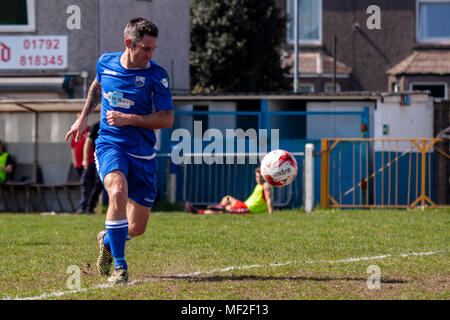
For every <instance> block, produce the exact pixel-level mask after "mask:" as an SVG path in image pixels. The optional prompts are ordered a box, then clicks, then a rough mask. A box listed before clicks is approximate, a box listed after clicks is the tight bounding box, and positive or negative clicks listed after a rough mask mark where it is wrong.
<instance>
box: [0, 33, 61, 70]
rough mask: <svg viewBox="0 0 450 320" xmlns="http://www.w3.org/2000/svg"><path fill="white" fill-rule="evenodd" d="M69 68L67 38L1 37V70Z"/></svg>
mask: <svg viewBox="0 0 450 320" xmlns="http://www.w3.org/2000/svg"><path fill="white" fill-rule="evenodd" d="M65 68H67V36H0V70H23V69H65Z"/></svg>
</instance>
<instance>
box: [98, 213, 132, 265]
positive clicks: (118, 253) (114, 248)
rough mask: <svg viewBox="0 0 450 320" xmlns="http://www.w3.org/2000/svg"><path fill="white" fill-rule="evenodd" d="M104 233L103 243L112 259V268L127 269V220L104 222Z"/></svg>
mask: <svg viewBox="0 0 450 320" xmlns="http://www.w3.org/2000/svg"><path fill="white" fill-rule="evenodd" d="M105 226H106V232H107V234H106V235H105V239H104V243H105V246H106V247H107V248H109V249H110V251H111V254H112V256H113V258H114V268H115V269H118V268H121V269H128V265H127V262H126V261H125V242H126V240H127V236H128V220H127V219H123V220H118V221H105Z"/></svg>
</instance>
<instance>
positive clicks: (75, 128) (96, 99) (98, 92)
mask: <svg viewBox="0 0 450 320" xmlns="http://www.w3.org/2000/svg"><path fill="white" fill-rule="evenodd" d="M101 101H102V86H101V84H100V83H98V82H97V80H94V82H92V84H91V87H90V88H89V94H88V96H87V99H86V103H85V104H84V108H83V111H82V112H81V115H80V116H79V117H78V119H77V120H76V121H75V122H74V124H73V125H72V127H71V128H70V130H69V131H68V132H67V133H66V141H67V140H68V139H69V138H70V137H73V138H75V141H80V138H81V135H82V134H83V132H85V131H86V128H87V119H88V115H89V114H90V113H91V112H92V111H94V109H95V107H97V105H98V104H99V103H100V102H101Z"/></svg>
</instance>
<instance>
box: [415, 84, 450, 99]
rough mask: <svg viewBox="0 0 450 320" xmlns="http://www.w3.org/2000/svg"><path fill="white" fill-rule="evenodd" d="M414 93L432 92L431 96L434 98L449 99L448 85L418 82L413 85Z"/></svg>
mask: <svg viewBox="0 0 450 320" xmlns="http://www.w3.org/2000/svg"><path fill="white" fill-rule="evenodd" d="M411 90H413V91H427V90H428V91H430V95H431V96H432V97H434V98H440V99H447V83H445V82H442V83H433V82H416V83H411Z"/></svg>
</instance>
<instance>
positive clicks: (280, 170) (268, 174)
mask: <svg viewBox="0 0 450 320" xmlns="http://www.w3.org/2000/svg"><path fill="white" fill-rule="evenodd" d="M261 174H262V176H263V178H264V180H266V181H267V182H268V183H270V184H271V185H273V186H276V187H283V186H287V185H288V184H290V183H291V182H292V181H294V179H295V177H296V176H297V161H296V160H295V158H294V157H293V156H292V155H291V154H290V153H289V152H287V151H285V150H273V151H271V152H269V153H268V154H266V155H265V156H264V157H263V158H262V160H261Z"/></svg>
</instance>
